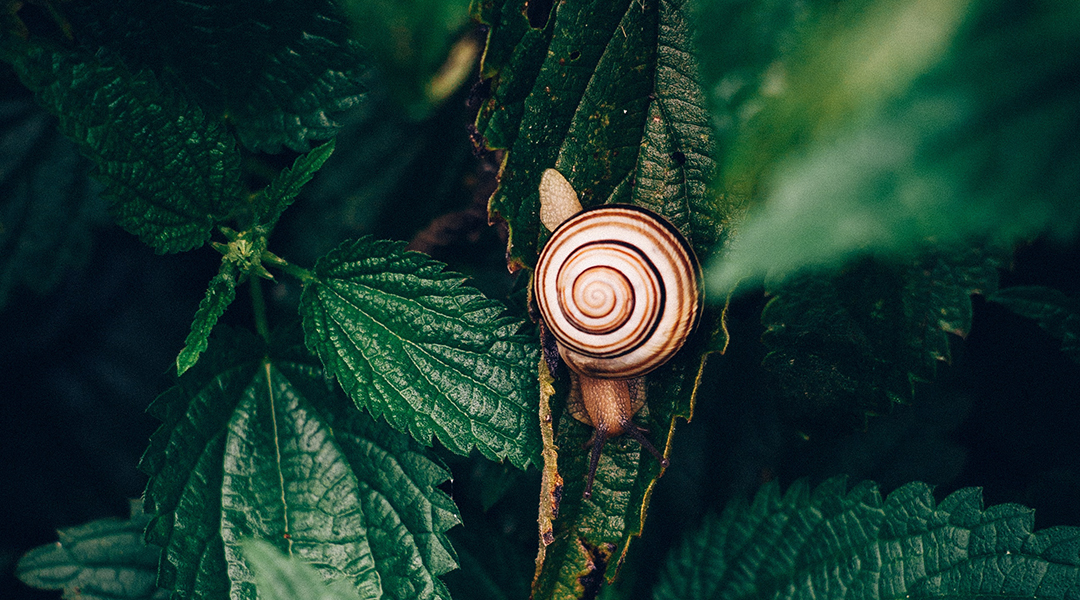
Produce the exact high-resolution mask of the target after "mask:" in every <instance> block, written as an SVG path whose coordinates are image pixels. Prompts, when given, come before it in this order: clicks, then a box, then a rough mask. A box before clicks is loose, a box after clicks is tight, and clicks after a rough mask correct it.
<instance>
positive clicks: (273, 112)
mask: <svg viewBox="0 0 1080 600" xmlns="http://www.w3.org/2000/svg"><path fill="white" fill-rule="evenodd" d="M71 18H72V19H73V21H74V23H75V25H76V27H77V33H78V34H79V35H78V41H79V42H81V43H82V44H83V45H87V46H90V47H92V48H96V47H98V46H104V47H106V48H109V49H111V50H113V51H114V52H115V53H116V54H118V55H119V56H121V57H122V59H123V61H124V62H125V63H127V64H130V65H134V66H135V68H149V69H151V70H153V71H154V72H156V73H158V74H159V75H161V74H164V73H169V74H170V75H171V76H175V77H176V78H177V79H178V83H179V84H180V85H181V86H182V87H183V88H185V89H187V90H190V91H191V92H192V94H193V95H194V97H195V98H196V101H197V102H198V103H199V104H200V105H201V106H203V107H204V108H205V109H206V110H207V111H208V114H210V115H212V117H213V118H214V119H215V120H217V119H220V118H222V117H224V118H225V119H227V120H228V121H229V122H230V123H232V124H233V125H234V126H235V127H236V133H237V135H238V137H239V139H240V141H241V143H243V144H244V146H246V147H248V148H250V149H252V150H259V151H263V152H279V151H280V150H281V149H282V147H283V146H284V147H286V148H291V149H293V150H298V151H304V150H307V149H308V147H309V144H310V142H311V141H313V140H325V139H328V138H330V137H332V136H333V135H334V134H336V133H337V132H338V130H339V129H340V128H341V127H342V125H343V120H344V118H345V116H346V113H347V111H348V110H349V109H351V108H354V107H356V106H358V105H359V104H360V103H362V102H363V101H364V93H365V91H366V89H367V86H366V85H365V80H367V79H368V78H369V77H370V73H369V71H368V66H367V63H368V62H369V61H368V59H367V56H366V54H365V53H364V52H363V51H362V50H361V48H360V43H359V42H358V41H356V40H353V39H352V38H350V37H349V27H348V25H347V23H346V21H345V19H344V15H343V14H342V13H341V10H340V9H339V8H338V7H337V5H336V3H334V2H331V1H328V0H315V1H313V2H307V3H304V4H289V3H286V4H281V3H275V2H271V1H269V0H259V1H256V2H252V1H248V0H229V1H227V2H178V1H175V0H169V1H164V2H140V1H139V0H116V1H113V2H107V3H86V4H82V5H79V6H75V7H73V10H72V12H71Z"/></svg>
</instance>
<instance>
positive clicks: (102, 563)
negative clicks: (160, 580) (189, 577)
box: [15, 501, 168, 600]
mask: <svg viewBox="0 0 1080 600" xmlns="http://www.w3.org/2000/svg"><path fill="white" fill-rule="evenodd" d="M141 505H142V503H141V502H140V501H133V502H132V503H131V517H130V518H128V519H125V520H121V519H99V520H97V521H91V522H90V523H87V524H85V525H80V526H78V527H69V528H67V529H61V530H60V531H58V532H57V533H58V534H59V536H60V541H58V542H56V543H53V544H49V545H46V546H40V547H38V548H34V549H33V550H31V551H30V552H27V553H26V555H24V556H23V557H22V558H21V559H20V560H19V564H18V566H17V567H16V568H15V576H16V577H18V578H19V579H21V580H22V581H23V583H25V584H27V585H30V586H33V587H36V588H41V589H45V590H64V593H63V597H64V598H81V599H85V600H138V599H142V598H153V599H161V600H163V599H164V598H167V597H168V592H167V591H165V590H162V589H158V587H157V585H155V582H156V580H157V564H158V559H159V558H160V556H161V549H160V548H155V547H152V546H148V545H146V542H144V541H143V529H144V528H145V527H146V524H147V522H148V521H149V520H150V518H149V516H148V515H145V514H143V512H142V508H141Z"/></svg>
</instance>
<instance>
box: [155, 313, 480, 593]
mask: <svg viewBox="0 0 1080 600" xmlns="http://www.w3.org/2000/svg"><path fill="white" fill-rule="evenodd" d="M224 333H225V335H223V336H219V337H216V338H215V339H212V340H211V344H210V347H209V349H208V350H207V352H206V354H205V355H204V356H203V358H202V360H200V361H199V362H198V364H196V365H195V366H194V367H192V368H191V369H190V370H189V371H188V372H187V373H185V375H184V376H183V377H181V378H180V382H179V385H178V386H176V387H174V388H172V389H171V390H169V391H167V392H166V393H165V394H162V396H161V397H160V398H158V400H157V401H155V402H154V404H153V405H152V406H151V409H150V410H151V412H152V413H153V414H154V415H155V416H157V417H159V418H160V419H161V420H162V421H163V424H162V426H161V427H160V428H159V429H158V431H157V432H156V433H155V434H154V435H153V437H152V438H151V443H150V448H149V449H148V450H147V452H146V454H145V456H144V457H143V460H142V462H141V464H140V468H142V469H143V470H144V471H145V472H146V473H147V474H149V475H150V482H149V484H148V486H147V491H146V500H147V507H148V509H149V510H150V511H151V512H152V514H153V519H152V521H151V523H150V526H149V528H148V530H147V538H148V540H149V541H151V542H152V543H154V544H157V545H160V546H162V547H163V548H165V555H164V560H163V561H162V565H161V582H160V583H161V585H162V587H165V588H167V589H170V590H171V591H173V592H174V593H176V594H178V595H180V596H182V597H193V598H219V597H224V596H227V595H230V594H231V596H232V597H236V598H255V588H254V578H253V575H252V573H251V571H250V569H249V568H248V567H247V564H246V563H245V562H244V560H243V558H242V556H241V554H242V550H241V546H240V544H241V543H242V540H244V539H248V538H253V537H254V538H259V539H263V540H266V541H268V542H270V543H271V544H272V545H273V546H274V547H276V548H278V549H279V550H281V551H283V552H285V553H286V554H288V555H289V556H296V557H299V558H302V559H303V560H305V561H307V562H311V563H314V564H316V565H318V567H319V568H320V570H321V571H322V573H323V575H324V576H325V577H326V578H328V579H331V580H340V581H345V582H348V585H349V586H351V587H353V588H354V589H356V590H358V591H359V592H360V594H361V596H363V597H366V596H367V595H375V596H378V595H380V594H382V595H385V596H387V597H390V598H398V599H402V600H404V599H407V598H447V597H448V594H446V592H445V587H444V585H443V584H442V582H441V581H439V580H438V578H437V576H438V575H440V574H442V573H445V572H446V571H448V570H449V569H452V568H454V567H455V566H456V563H455V557H454V552H453V549H452V548H451V547H450V545H449V542H448V541H447V539H446V537H445V533H444V532H445V531H446V530H447V529H448V528H450V527H452V526H453V525H455V524H457V523H458V522H459V517H458V515H457V511H456V508H455V507H454V505H453V503H452V501H451V500H450V499H449V497H447V496H446V494H445V493H444V492H442V491H440V490H439V489H437V487H436V486H438V485H439V484H441V483H442V482H443V481H445V480H446V479H447V477H448V473H447V472H446V470H445V469H443V468H442V467H441V466H440V465H439V464H438V463H437V462H435V460H434V459H433V458H431V456H430V455H429V454H428V453H427V452H426V451H425V450H424V449H423V448H422V447H421V446H419V445H418V444H416V443H415V442H414V441H412V440H410V439H409V438H408V437H406V436H402V435H400V434H397V433H395V432H393V431H391V430H389V429H388V428H386V427H385V425H382V424H380V423H377V422H375V421H374V420H372V419H371V418H370V417H368V416H367V415H365V414H363V413H361V412H358V411H357V410H356V409H355V408H354V407H353V406H352V404H351V403H350V402H349V401H348V399H347V398H345V397H344V396H343V395H342V394H340V392H339V391H336V389H335V388H334V387H332V386H328V385H327V382H326V379H325V376H324V374H323V372H322V370H321V369H320V368H318V367H317V365H315V364H313V363H314V357H311V356H310V355H308V354H307V353H306V352H304V351H303V349H302V347H301V346H299V345H298V344H299V339H298V337H299V335H298V332H296V336H295V337H293V336H292V335H289V336H286V338H285V339H284V340H275V341H274V343H272V344H271V346H270V348H266V347H265V346H264V345H263V344H262V343H261V341H260V340H258V339H255V338H254V337H253V336H251V335H250V334H245V335H238V334H234V333H231V332H229V331H228V330H226V332H224ZM294 340H295V342H294Z"/></svg>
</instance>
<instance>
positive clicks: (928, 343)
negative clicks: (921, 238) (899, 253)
mask: <svg viewBox="0 0 1080 600" xmlns="http://www.w3.org/2000/svg"><path fill="white" fill-rule="evenodd" d="M1000 256H1001V253H999V252H993V251H988V250H984V249H976V248H971V249H963V248H958V249H954V250H952V251H951V252H950V251H946V250H944V249H942V250H939V251H929V252H927V253H925V254H924V255H923V256H921V257H919V258H918V259H917V260H914V261H912V262H910V263H907V264H895V263H885V262H876V261H869V260H865V261H862V262H860V263H858V264H856V265H852V266H851V267H849V268H848V269H846V270H844V271H843V272H841V273H838V274H835V275H834V274H829V273H827V272H824V271H820V270H808V271H805V272H803V273H800V274H798V275H795V276H792V277H790V278H788V279H785V280H784V281H782V282H780V283H778V284H775V285H773V286H771V288H770V292H771V293H772V294H773V295H774V297H773V298H772V299H771V300H770V301H769V304H768V305H767V306H766V307H765V310H764V312H763V313H762V315H761V321H762V324H764V325H765V333H764V334H763V336H762V341H763V342H764V343H765V345H766V347H767V348H768V350H769V354H768V355H767V356H766V357H765V361H764V364H765V366H766V368H768V369H769V370H771V371H773V372H774V373H775V374H776V377H777V383H778V385H779V389H778V390H777V391H778V392H780V393H781V394H782V395H783V396H784V398H785V399H786V400H787V402H788V403H789V407H788V410H789V411H791V413H792V414H794V415H798V416H800V417H802V418H806V417H809V418H810V419H811V420H813V421H818V422H821V421H824V422H826V423H829V424H831V426H835V425H838V424H842V425H843V426H845V427H850V426H856V427H858V426H861V425H862V423H863V421H864V419H865V415H866V414H868V413H882V412H886V411H888V410H889V408H890V407H891V405H892V404H893V403H897V402H907V401H909V400H910V399H911V394H912V388H913V384H914V383H915V382H916V381H929V380H931V379H932V378H933V375H934V372H935V370H936V366H937V363H938V362H940V361H945V362H948V361H950V360H951V356H952V354H951V351H950V349H949V346H950V339H949V336H948V335H947V334H954V335H958V336H961V337H963V336H966V335H967V333H968V332H969V331H970V330H971V318H972V317H971V313H972V309H971V294H973V293H980V294H985V295H988V294H991V293H993V292H994V291H995V290H996V289H997V269H998V268H999V267H1000V266H1001V265H1002V260H1001V258H1000ZM842 415H843V416H844V417H842Z"/></svg>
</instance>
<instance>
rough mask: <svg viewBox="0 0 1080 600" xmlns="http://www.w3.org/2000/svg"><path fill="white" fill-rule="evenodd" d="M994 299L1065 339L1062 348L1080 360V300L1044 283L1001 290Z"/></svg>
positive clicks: (1053, 334) (992, 298) (993, 296)
mask: <svg viewBox="0 0 1080 600" xmlns="http://www.w3.org/2000/svg"><path fill="white" fill-rule="evenodd" d="M990 300H991V301H993V302H997V303H998V304H1002V305H1004V306H1006V307H1008V309H1009V310H1011V311H1013V312H1014V313H1016V314H1018V315H1022V316H1025V317H1027V318H1029V319H1032V320H1034V321H1035V323H1036V324H1038V326H1039V327H1041V328H1042V329H1043V330H1044V331H1046V332H1047V333H1049V334H1050V335H1052V336H1054V337H1055V338H1057V339H1059V340H1061V351H1062V352H1064V353H1065V355H1066V356H1068V357H1069V358H1071V359H1073V360H1075V361H1077V362H1080V301H1077V299H1076V298H1075V297H1070V296H1067V295H1065V294H1063V293H1062V292H1060V291H1059V290H1055V289H1053V288H1048V287H1043V286H1017V287H1011V288H1006V289H1003V290H998V291H997V293H995V294H993V295H991V296H990Z"/></svg>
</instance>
